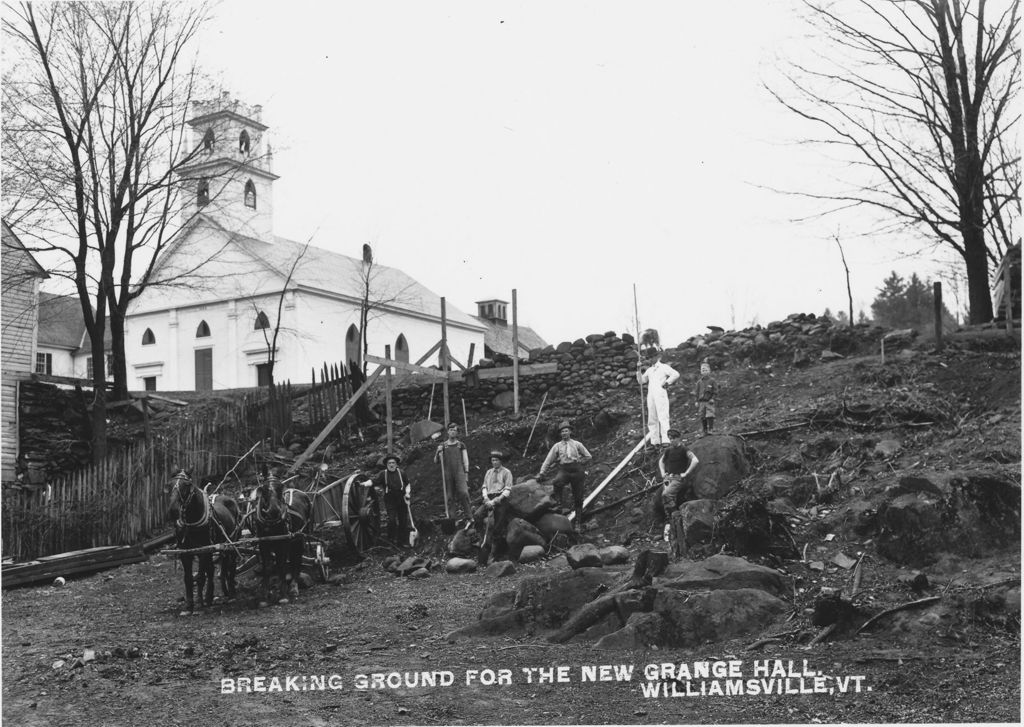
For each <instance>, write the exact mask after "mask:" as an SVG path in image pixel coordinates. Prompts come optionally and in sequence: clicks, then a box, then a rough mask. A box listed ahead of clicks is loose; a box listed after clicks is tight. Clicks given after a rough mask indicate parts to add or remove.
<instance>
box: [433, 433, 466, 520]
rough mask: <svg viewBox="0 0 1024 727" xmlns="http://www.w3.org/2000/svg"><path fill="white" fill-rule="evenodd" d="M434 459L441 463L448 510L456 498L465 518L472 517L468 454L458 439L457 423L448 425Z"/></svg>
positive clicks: (451, 507)
mask: <svg viewBox="0 0 1024 727" xmlns="http://www.w3.org/2000/svg"><path fill="white" fill-rule="evenodd" d="M434 461H435V462H440V463H441V474H442V475H443V478H444V499H445V504H446V506H447V508H448V510H449V511H451V510H452V509H453V505H452V499H453V498H456V499H458V502H459V506H460V507H461V508H462V511H463V513H465V516H466V518H467V519H469V520H472V519H473V508H472V507H471V506H470V504H469V485H468V481H469V454H468V453H467V452H466V445H465V444H463V443H462V442H460V441H459V425H458V424H456V423H455V422H452V423H451V424H449V425H448V439H447V440H445V441H444V442H442V443H441V444H439V445H437V452H435V453H434Z"/></svg>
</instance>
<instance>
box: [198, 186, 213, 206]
mask: <svg viewBox="0 0 1024 727" xmlns="http://www.w3.org/2000/svg"><path fill="white" fill-rule="evenodd" d="M196 203H197V204H198V205H199V206H200V207H202V206H204V205H207V204H209V203H210V183H209V181H207V180H205V179H200V180H199V188H198V191H197V192H196Z"/></svg>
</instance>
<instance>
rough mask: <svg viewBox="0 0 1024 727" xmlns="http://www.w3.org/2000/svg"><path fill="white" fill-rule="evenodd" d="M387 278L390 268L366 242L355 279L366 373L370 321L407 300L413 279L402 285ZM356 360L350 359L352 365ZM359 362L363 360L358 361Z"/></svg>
mask: <svg viewBox="0 0 1024 727" xmlns="http://www.w3.org/2000/svg"><path fill="white" fill-rule="evenodd" d="M386 278H387V268H384V267H381V266H379V265H377V263H376V262H375V261H374V259H373V250H372V248H371V247H370V245H369V243H366V244H364V245H363V259H362V264H361V265H360V267H359V268H358V269H357V270H356V272H355V280H354V281H353V283H354V284H355V285H357V286H358V290H359V350H360V351H362V358H363V360H362V362H361V364H362V366H361V368H362V373H363V375H364V376H365V375H366V356H367V354H368V353H369V352H370V344H369V336H368V335H367V330H368V328H369V325H370V321H373V320H375V319H377V318H379V317H380V316H381V315H383V314H384V313H385V312H386V309H387V308H388V307H389V306H393V305H401V304H402V303H404V302H405V299H406V297H407V294H408V292H409V289H410V288H411V287H412V283H411V282H409V283H406V284H404V285H399V284H397V283H395V282H393V281H389V280H387V279H386ZM352 363H353V362H348V365H350V366H351V365H352ZM354 363H356V364H359V363H360V362H358V361H357V362H354Z"/></svg>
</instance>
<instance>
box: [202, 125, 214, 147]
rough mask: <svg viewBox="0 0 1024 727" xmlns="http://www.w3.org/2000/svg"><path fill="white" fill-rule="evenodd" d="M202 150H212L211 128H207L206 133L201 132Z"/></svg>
mask: <svg viewBox="0 0 1024 727" xmlns="http://www.w3.org/2000/svg"><path fill="white" fill-rule="evenodd" d="M203 151H206V152H212V151H213V129H207V130H206V133H205V134H203Z"/></svg>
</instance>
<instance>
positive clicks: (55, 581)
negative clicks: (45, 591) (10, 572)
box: [53, 576, 67, 588]
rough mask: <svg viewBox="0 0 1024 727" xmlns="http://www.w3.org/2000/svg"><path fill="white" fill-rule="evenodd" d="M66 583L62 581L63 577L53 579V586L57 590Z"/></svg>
mask: <svg viewBox="0 0 1024 727" xmlns="http://www.w3.org/2000/svg"><path fill="white" fill-rule="evenodd" d="M66 583H67V581H66V580H64V577H63V576H57V577H56V578H54V579H53V585H54V586H56V587H57V588H60V587H61V586H63V585H65V584H66Z"/></svg>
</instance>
